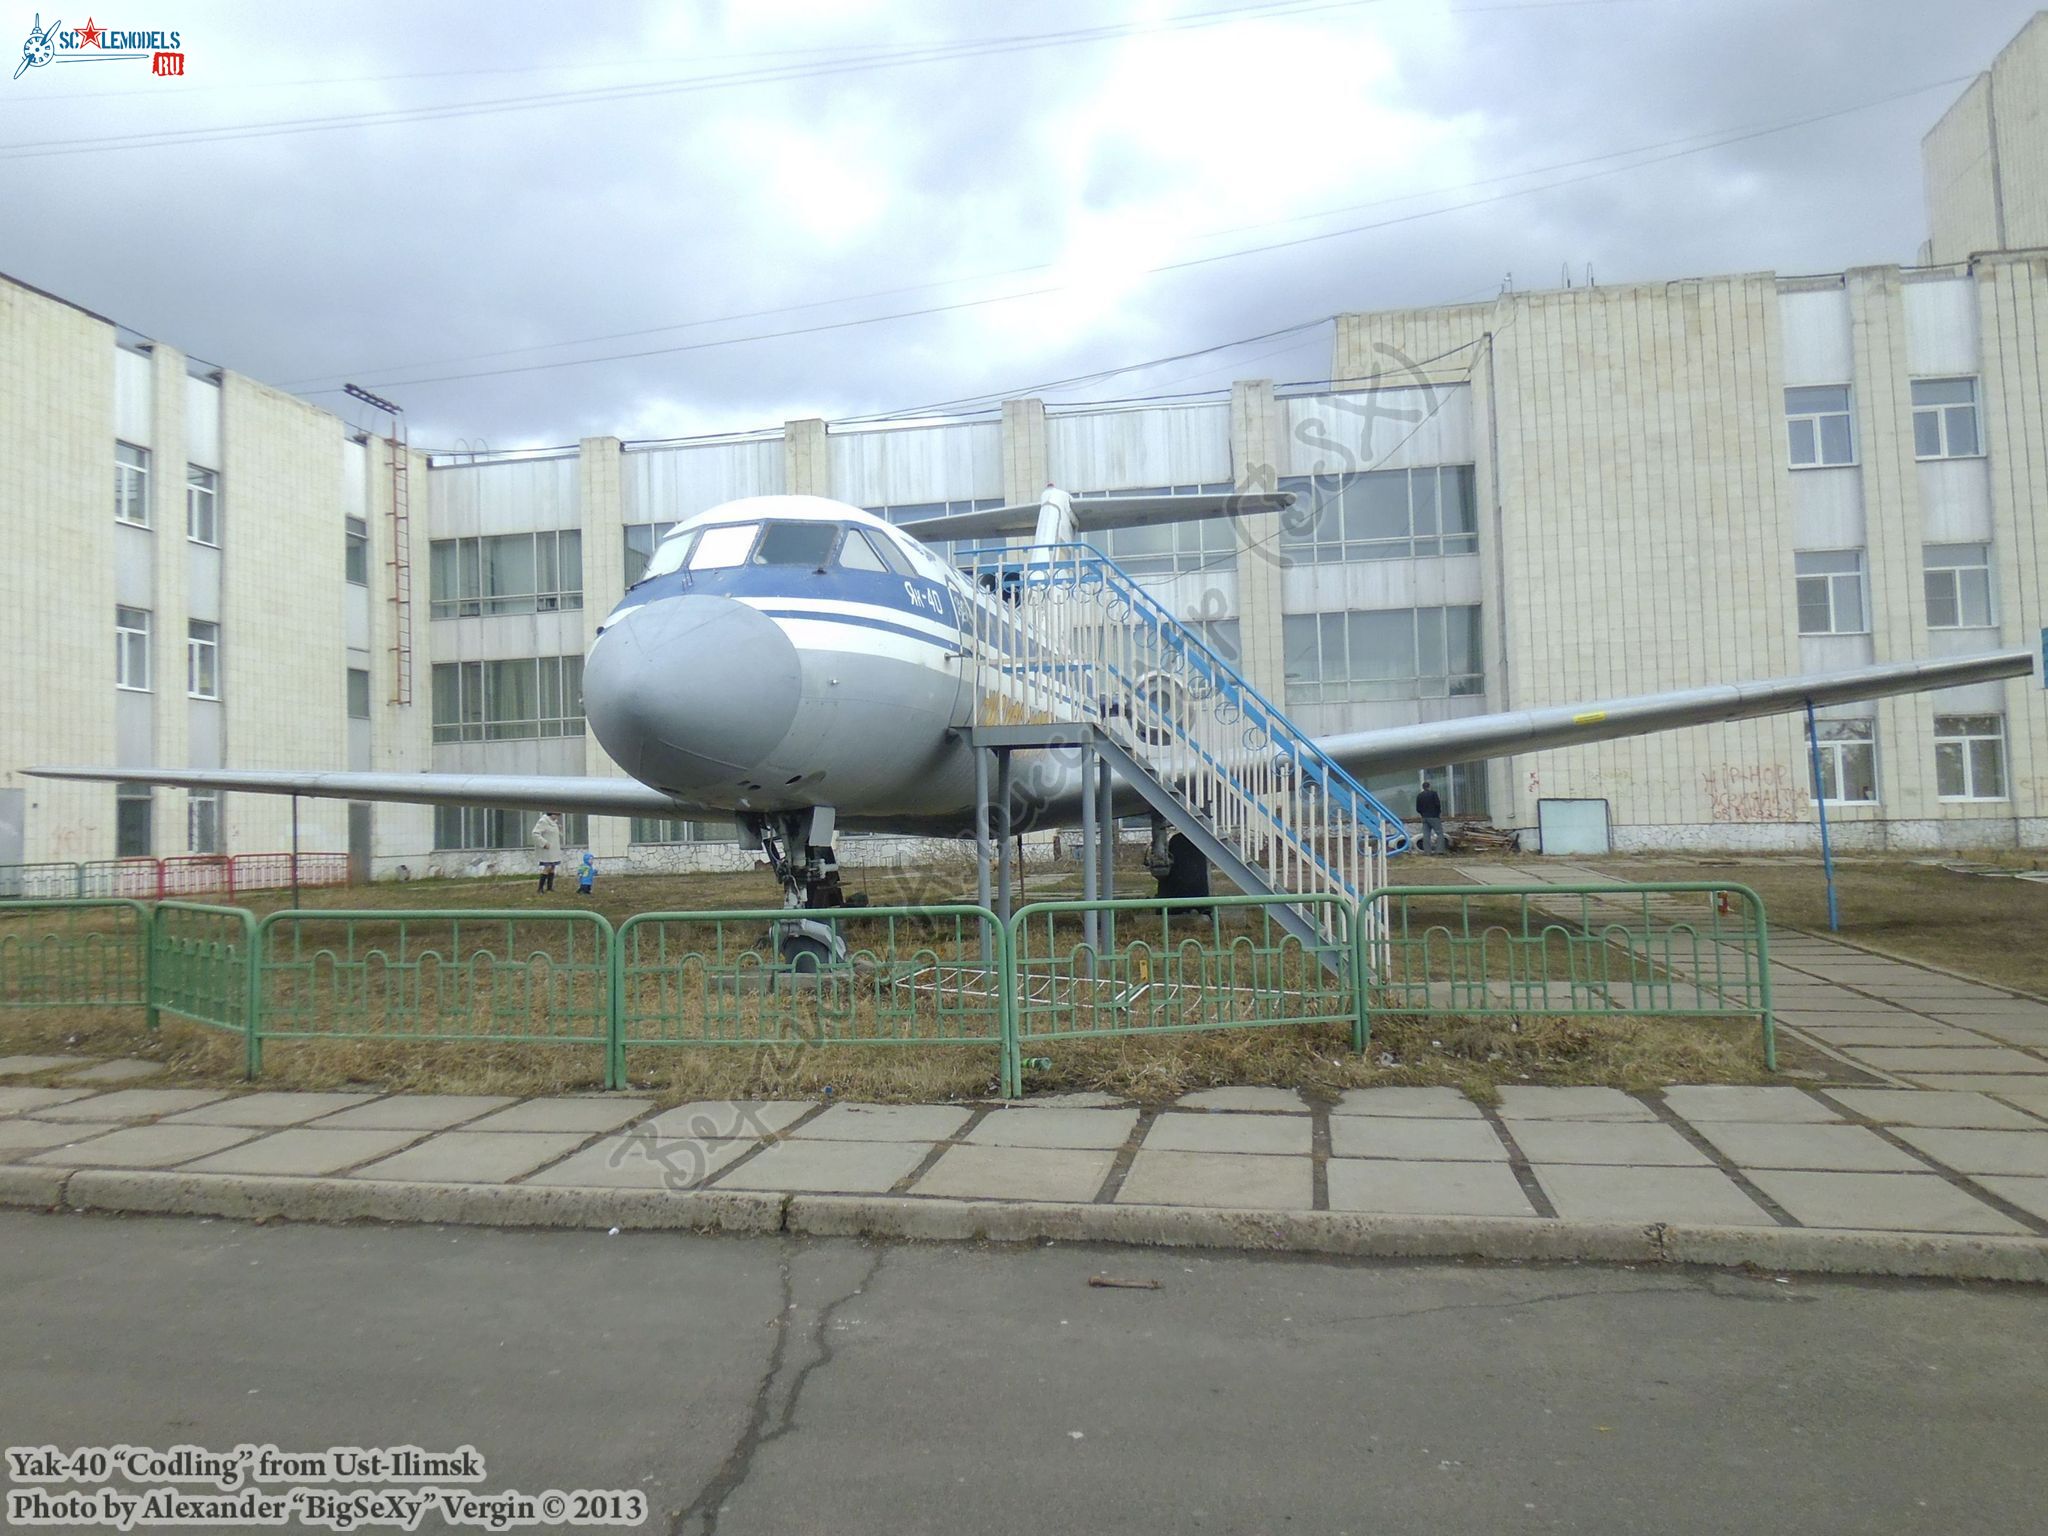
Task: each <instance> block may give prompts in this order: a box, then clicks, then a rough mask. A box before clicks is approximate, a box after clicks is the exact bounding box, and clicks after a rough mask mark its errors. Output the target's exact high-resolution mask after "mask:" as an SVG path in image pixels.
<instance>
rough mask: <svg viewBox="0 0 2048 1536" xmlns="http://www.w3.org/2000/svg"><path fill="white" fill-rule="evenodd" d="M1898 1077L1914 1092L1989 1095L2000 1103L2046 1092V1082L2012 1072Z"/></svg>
mask: <svg viewBox="0 0 2048 1536" xmlns="http://www.w3.org/2000/svg"><path fill="white" fill-rule="evenodd" d="M1901 1075H1902V1076H1903V1077H1904V1078H1905V1080H1906V1081H1907V1082H1909V1083H1911V1084H1912V1085H1913V1086H1914V1087H1916V1088H1935V1089H1939V1090H1941V1091H1942V1092H1944V1093H1954V1092H1959V1091H1960V1092H1964V1093H1990V1094H1996V1095H1997V1096H1998V1097H1999V1098H2001V1099H2010V1098H2012V1097H2014V1095H2016V1094H2021V1093H2026V1092H2028V1091H2030V1090H2034V1089H2039V1088H2048V1078H2042V1077H2036V1076H2033V1075H2032V1074H2026V1075H2021V1074H2018V1073H2011V1072H1907V1073H1903V1074H1901Z"/></svg>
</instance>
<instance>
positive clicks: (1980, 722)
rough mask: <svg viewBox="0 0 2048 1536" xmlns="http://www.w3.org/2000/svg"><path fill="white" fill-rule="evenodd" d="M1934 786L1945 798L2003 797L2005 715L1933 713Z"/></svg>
mask: <svg viewBox="0 0 2048 1536" xmlns="http://www.w3.org/2000/svg"><path fill="white" fill-rule="evenodd" d="M1934 789H1935V793H1936V794H1938V795H1939V796H1940V797H1941V798H1942V799H1944V800H2003V799H2004V798H2005V717H2004V716H2003V715H1936V716H1935V717H1934Z"/></svg>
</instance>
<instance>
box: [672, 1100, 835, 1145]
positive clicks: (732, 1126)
mask: <svg viewBox="0 0 2048 1536" xmlns="http://www.w3.org/2000/svg"><path fill="white" fill-rule="evenodd" d="M817 1107H818V1106H817V1104H816V1102H815V1101H813V1100H810V1099H697V1100H695V1101H693V1102H691V1103H688V1104H678V1105H676V1106H675V1108H673V1109H664V1110H663V1111H662V1112H661V1113H660V1114H658V1115H654V1116H652V1117H650V1118H649V1119H647V1120H644V1121H642V1122H641V1124H640V1125H639V1126H638V1127H636V1129H639V1130H645V1131H649V1132H652V1133H653V1134H654V1135H656V1136H665V1137H689V1138H694V1139H697V1140H702V1141H727V1140H731V1139H733V1138H736V1137H762V1136H772V1135H774V1134H775V1133H776V1132H777V1131H786V1130H788V1129H789V1128H790V1127H791V1126H792V1125H795V1124H796V1123H797V1121H799V1120H801V1119H803V1117H804V1116H805V1115H808V1114H809V1113H810V1112H811V1111H812V1110H814V1109H816V1108H817Z"/></svg>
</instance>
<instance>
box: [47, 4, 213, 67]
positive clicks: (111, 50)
mask: <svg viewBox="0 0 2048 1536" xmlns="http://www.w3.org/2000/svg"><path fill="white" fill-rule="evenodd" d="M182 46H183V45H182V40H181V37H180V34H178V33H176V32H155V31H141V30H131V29H129V28H127V27H103V26H101V25H100V24H99V23H98V22H96V21H94V20H92V19H91V18H90V17H88V18H87V19H86V23H85V25H84V26H82V27H71V28H68V29H67V28H66V27H65V25H64V23H63V22H61V21H53V22H51V23H50V24H49V25H48V26H47V27H46V26H44V25H43V16H42V12H40V11H38V12H37V13H36V20H35V25H34V26H32V27H30V28H29V29H28V41H27V42H25V43H23V44H22V45H21V62H20V63H19V64H17V65H15V66H14V78H15V79H17V80H19V79H20V78H21V76H22V72H23V71H24V70H30V69H41V68H42V67H43V66H44V65H45V64H101V63H112V62H114V61H115V60H117V59H146V60H148V61H149V72H150V73H151V74H152V75H182V74H184V73H185V55H184V53H183V52H182V51H181V48H182Z"/></svg>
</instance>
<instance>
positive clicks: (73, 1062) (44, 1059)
mask: <svg viewBox="0 0 2048 1536" xmlns="http://www.w3.org/2000/svg"><path fill="white" fill-rule="evenodd" d="M91 1061H92V1058H91V1057H90V1056H0V1077H30V1076H33V1075H34V1074H35V1073H38V1072H54V1071H56V1070H57V1068H59V1067H82V1066H86V1065H88V1064H89V1063H90V1062H91Z"/></svg>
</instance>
